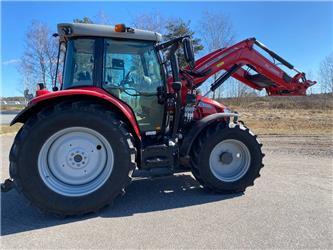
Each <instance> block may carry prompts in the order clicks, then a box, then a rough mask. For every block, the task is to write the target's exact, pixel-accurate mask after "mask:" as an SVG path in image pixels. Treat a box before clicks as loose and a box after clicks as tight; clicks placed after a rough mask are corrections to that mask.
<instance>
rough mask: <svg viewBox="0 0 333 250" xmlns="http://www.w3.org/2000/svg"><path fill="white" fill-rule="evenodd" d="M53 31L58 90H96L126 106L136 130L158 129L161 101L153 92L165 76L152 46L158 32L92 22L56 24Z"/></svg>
mask: <svg viewBox="0 0 333 250" xmlns="http://www.w3.org/2000/svg"><path fill="white" fill-rule="evenodd" d="M58 34H59V35H60V41H61V47H60V48H61V53H62V55H60V56H61V58H64V64H63V77H62V79H63V81H62V84H61V89H73V88H82V87H92V86H94V87H98V88H101V89H103V90H104V91H106V92H107V93H109V94H111V95H112V96H114V97H116V98H117V99H120V100H121V101H123V102H125V103H126V104H127V105H128V106H129V107H130V108H131V109H132V111H133V113H134V114H135V117H136V120H137V122H138V124H139V127H140V131H141V132H149V131H159V130H161V127H162V121H163V116H164V105H163V104H159V103H158V100H157V90H158V89H159V88H160V87H162V86H164V85H165V78H166V77H165V72H164V68H163V66H162V65H161V63H160V62H161V58H160V54H159V53H158V51H157V50H156V48H155V45H156V43H157V42H160V41H161V35H160V34H158V33H155V32H149V31H142V30H137V29H135V30H134V29H131V28H126V27H125V26H124V25H118V26H116V27H115V28H113V27H112V26H102V25H93V24H59V25H58Z"/></svg>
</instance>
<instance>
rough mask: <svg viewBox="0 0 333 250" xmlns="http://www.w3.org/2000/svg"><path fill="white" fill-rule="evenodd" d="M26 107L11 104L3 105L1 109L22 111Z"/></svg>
mask: <svg viewBox="0 0 333 250" xmlns="http://www.w3.org/2000/svg"><path fill="white" fill-rule="evenodd" d="M24 108H25V106H24V105H11V106H4V105H1V107H0V110H1V111H20V110H22V109H24Z"/></svg>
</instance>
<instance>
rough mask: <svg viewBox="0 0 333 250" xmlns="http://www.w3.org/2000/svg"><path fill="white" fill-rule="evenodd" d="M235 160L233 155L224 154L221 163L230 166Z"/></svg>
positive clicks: (221, 156)
mask: <svg viewBox="0 0 333 250" xmlns="http://www.w3.org/2000/svg"><path fill="white" fill-rule="evenodd" d="M232 160H233V157H232V154H231V153H229V152H223V153H222V154H221V155H220V161H221V162H222V164H230V163H231V162H232Z"/></svg>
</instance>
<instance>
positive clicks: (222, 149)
mask: <svg viewBox="0 0 333 250" xmlns="http://www.w3.org/2000/svg"><path fill="white" fill-rule="evenodd" d="M261 146H262V144H260V143H259V142H258V140H257V139H256V136H255V135H254V134H253V133H252V132H251V131H250V130H249V129H248V128H246V127H245V126H244V125H243V124H237V125H235V126H228V125H227V124H224V123H219V124H214V125H212V126H210V127H209V128H208V129H207V130H206V131H204V132H203V133H202V134H201V135H200V136H199V138H198V139H197V140H196V144H195V145H193V148H192V151H191V169H192V174H193V175H194V177H195V178H196V179H197V180H198V182H199V183H200V184H201V185H202V186H203V187H204V188H206V189H208V190H210V191H214V192H218V193H238V192H244V191H245V189H246V188H247V187H248V186H252V185H253V184H254V180H255V179H256V178H258V177H260V174H259V172H260V170H261V168H262V167H263V166H264V165H263V164H262V159H263V157H264V154H263V153H262V152H261Z"/></svg>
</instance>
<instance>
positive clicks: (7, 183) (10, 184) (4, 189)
mask: <svg viewBox="0 0 333 250" xmlns="http://www.w3.org/2000/svg"><path fill="white" fill-rule="evenodd" d="M13 187H14V182H13V181H12V180H11V179H6V180H5V182H4V183H1V193H6V192H8V191H10V190H12V189H13Z"/></svg>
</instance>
